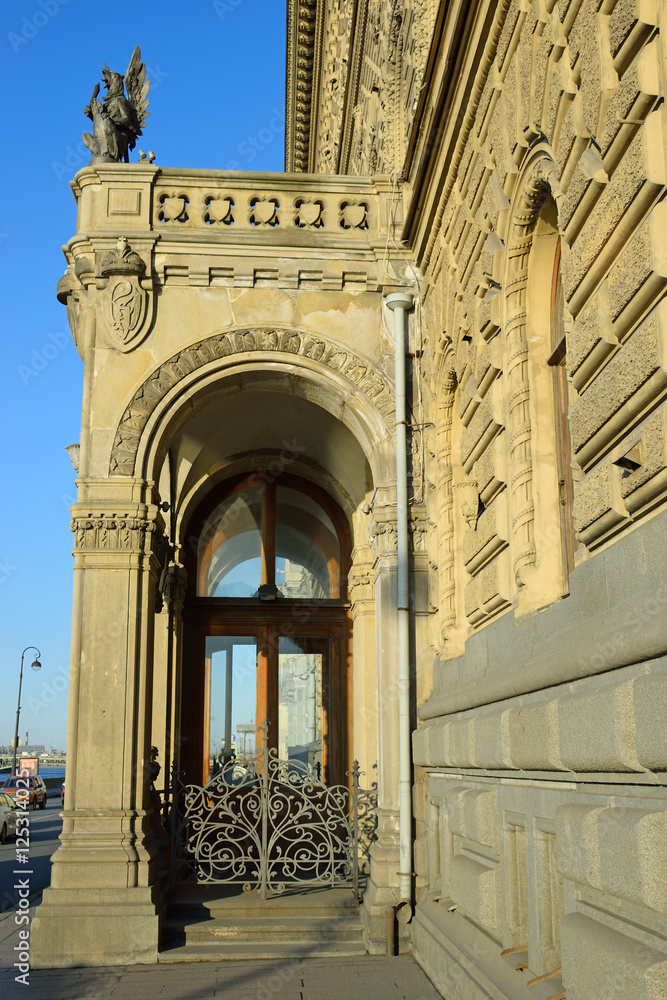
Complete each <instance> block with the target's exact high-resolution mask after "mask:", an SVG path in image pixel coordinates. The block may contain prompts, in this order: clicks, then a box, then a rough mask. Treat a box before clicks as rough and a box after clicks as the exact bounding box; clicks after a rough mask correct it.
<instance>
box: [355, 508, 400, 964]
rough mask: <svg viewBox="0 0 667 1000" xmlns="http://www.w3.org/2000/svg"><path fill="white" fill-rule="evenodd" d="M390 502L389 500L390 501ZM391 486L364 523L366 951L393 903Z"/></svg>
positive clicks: (379, 941)
mask: <svg viewBox="0 0 667 1000" xmlns="http://www.w3.org/2000/svg"><path fill="white" fill-rule="evenodd" d="M392 500H393V503H392ZM395 500H396V498H395V490H391V489H384V490H381V491H380V490H378V492H377V493H376V501H375V504H374V507H373V513H372V515H371V520H370V525H369V535H370V541H371V551H372V553H373V563H372V566H373V574H374V582H375V623H376V628H375V646H376V670H377V740H378V766H377V782H378V825H377V839H376V841H375V843H374V844H373V847H372V849H371V874H370V879H369V882H368V888H367V890H366V893H365V895H364V903H363V908H362V918H363V920H364V926H365V933H366V946H367V948H368V950H369V952H370V953H371V954H382V953H384V951H385V947H386V923H385V914H386V910H387V908H388V907H393V906H395V905H396V903H397V901H398V871H399V836H398V763H399V762H398V661H397V657H396V649H397V642H398V635H397V632H398V627H397V626H398V618H397V613H396V601H397V589H396V587H397V579H396V563H397V552H396V502H395Z"/></svg>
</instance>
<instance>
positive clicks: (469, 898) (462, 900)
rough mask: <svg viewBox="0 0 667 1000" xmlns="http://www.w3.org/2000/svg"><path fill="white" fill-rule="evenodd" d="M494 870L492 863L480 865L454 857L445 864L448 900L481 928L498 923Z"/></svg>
mask: <svg viewBox="0 0 667 1000" xmlns="http://www.w3.org/2000/svg"><path fill="white" fill-rule="evenodd" d="M496 881H497V871H496V866H495V865H494V864H493V863H491V862H490V863H489V864H488V865H487V864H481V863H480V862H479V861H473V859H472V858H468V857H465V856H464V855H462V854H457V855H456V856H455V857H453V858H452V859H451V861H450V863H449V891H450V895H451V897H452V899H453V900H454V901H455V902H456V903H457V904H458V905H459V906H460V907H461V909H462V910H464V911H465V912H467V913H469V914H470V916H472V917H474V918H475V920H479V922H480V923H481V924H484V926H485V927H490V928H495V927H497V924H498V915H497V910H498V907H497V902H496Z"/></svg>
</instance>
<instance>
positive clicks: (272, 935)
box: [164, 914, 363, 944]
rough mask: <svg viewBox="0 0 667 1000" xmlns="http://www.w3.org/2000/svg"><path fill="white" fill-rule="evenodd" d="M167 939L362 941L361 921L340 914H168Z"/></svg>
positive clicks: (356, 917) (354, 917)
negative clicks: (182, 916)
mask: <svg viewBox="0 0 667 1000" xmlns="http://www.w3.org/2000/svg"><path fill="white" fill-rule="evenodd" d="M164 935H165V938H166V939H172V940H174V939H177V938H178V937H180V938H181V939H183V938H185V941H186V942H187V943H189V942H190V941H211V940H214V939H215V940H220V941H222V940H226V941H247V942H262V941H272V942H273V941H275V942H279V941H304V942H306V943H308V944H317V943H319V942H320V941H362V940H363V932H362V927H361V921H360V920H359V917H358V916H357V915H356V914H355V915H354V916H346V917H341V916H340V914H332V915H331V916H330V917H325V918H319V919H317V920H312V919H308V918H306V917H304V915H302V914H299V915H298V916H294V917H287V916H281V917H251V918H243V919H240V920H235V919H230V918H229V917H226V918H224V919H220V918H216V919H213V920H198V921H196V922H190V921H182V920H180V919H179V918H178V917H170V918H168V919H167V921H166V923H165V925H164Z"/></svg>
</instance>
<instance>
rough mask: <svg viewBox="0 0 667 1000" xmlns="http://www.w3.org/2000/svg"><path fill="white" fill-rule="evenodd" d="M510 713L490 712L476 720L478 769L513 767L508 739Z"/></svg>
mask: <svg viewBox="0 0 667 1000" xmlns="http://www.w3.org/2000/svg"><path fill="white" fill-rule="evenodd" d="M510 711H511V710H507V711H505V712H489V713H488V714H486V715H478V716H477V718H476V719H475V720H474V723H473V725H474V728H475V763H476V765H477V767H488V768H506V767H511V766H512V764H511V759H510V755H509V739H508V732H509V715H510Z"/></svg>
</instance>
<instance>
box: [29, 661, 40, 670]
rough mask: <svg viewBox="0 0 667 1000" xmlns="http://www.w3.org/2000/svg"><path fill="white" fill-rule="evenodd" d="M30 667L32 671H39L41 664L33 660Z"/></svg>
mask: <svg viewBox="0 0 667 1000" xmlns="http://www.w3.org/2000/svg"><path fill="white" fill-rule="evenodd" d="M30 666H31V667H32V669H33V670H41V669H42V664H41V663H40V662H39V660H37V659H35V660H33V661H32V663H31V664H30Z"/></svg>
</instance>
